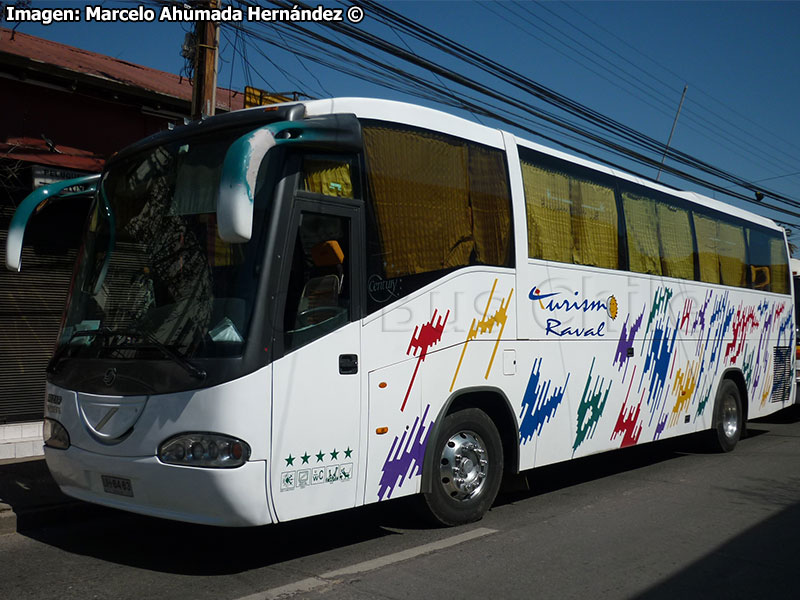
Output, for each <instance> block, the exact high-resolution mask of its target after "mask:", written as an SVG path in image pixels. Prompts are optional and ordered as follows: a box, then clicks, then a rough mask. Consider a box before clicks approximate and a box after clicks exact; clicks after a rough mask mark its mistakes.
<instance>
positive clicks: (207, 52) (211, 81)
mask: <svg viewBox="0 0 800 600" xmlns="http://www.w3.org/2000/svg"><path fill="white" fill-rule="evenodd" d="M202 4H206V5H207V6H208V8H211V9H214V8H218V7H219V0H207V1H206V2H203V3H202ZM195 31H196V32H197V47H196V48H195V63H194V89H193V91H192V120H193V121H196V120H197V119H201V118H203V117H211V116H213V115H214V112H215V109H216V106H217V54H218V49H219V25H218V24H217V23H215V22H214V21H198V22H197V23H196V24H195Z"/></svg>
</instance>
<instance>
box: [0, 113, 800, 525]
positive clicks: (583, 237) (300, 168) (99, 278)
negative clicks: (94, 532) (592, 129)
mask: <svg viewBox="0 0 800 600" xmlns="http://www.w3.org/2000/svg"><path fill="white" fill-rule="evenodd" d="M81 185H83V186H86V193H94V194H95V199H94V203H93V208H92V209H91V210H90V215H89V217H88V220H87V224H86V228H85V233H84V236H83V243H82V247H81V249H80V250H79V253H78V259H77V261H76V266H75V271H74V276H73V279H72V284H71V290H70V293H69V298H68V302H67V307H66V309H65V313H64V318H63V324H62V328H61V332H60V335H59V338H58V343H57V347H56V350H55V354H54V356H53V359H52V361H51V363H50V365H49V367H48V375H47V393H46V400H45V418H46V420H45V446H46V447H45V455H46V459H47V464H48V466H49V468H50V470H51V472H52V473H53V476H54V477H55V479H56V481H57V482H58V484H59V485H60V486H61V489H62V490H63V491H64V492H65V493H66V494H68V495H70V496H73V497H75V498H80V499H82V500H86V501H89V502H95V503H98V504H103V505H107V506H112V507H116V508H120V509H124V510H129V511H134V512H138V513H143V514H147V515H154V516H158V517H165V518H170V519H178V520H183V521H190V522H195V523H205V524H213V525H224V526H246V525H261V524H266V523H276V522H279V521H287V520H291V519H297V518H301V517H306V516H310V515H315V514H320V513H325V512H330V511H336V510H340V509H346V508H351V507H355V506H359V505H364V504H368V503H372V502H380V501H386V500H389V499H394V498H399V497H402V496H408V495H411V494H420V498H421V501H422V504H423V505H424V506H426V507H427V508H428V509H429V510H430V512H431V514H432V515H433V516H434V517H435V518H436V519H437V520H438V521H439V522H441V523H443V524H446V525H455V524H460V523H466V522H470V521H473V520H477V519H480V518H481V517H482V515H483V514H484V513H485V512H486V511H487V510H488V509H489V507H490V506H491V504H492V503H493V501H494V499H495V496H496V494H497V491H498V488H499V486H500V483H501V479H502V477H503V476H504V474H513V473H518V472H520V471H523V470H528V469H532V468H535V467H539V466H542V465H548V464H552V463H556V462H560V461H566V460H569V459H572V458H577V457H582V456H586V455H589V454H594V453H598V452H604V451H608V450H614V449H618V448H621V447H626V446H632V445H635V444H643V443H646V442H651V441H654V440H660V439H665V438H669V437H673V436H678V435H684V434H689V433H694V432H700V431H703V430H707V434H706V435H707V436H708V437H709V439H710V440H711V441H712V443H714V444H716V446H717V447H718V448H719V449H721V450H723V451H728V450H731V449H733V447H734V446H735V445H736V443H737V441H738V440H739V438H740V436H741V435H742V432H743V430H744V426H745V422H746V420H747V419H749V418H754V417H761V416H764V415H767V414H769V413H772V412H775V411H777V410H779V409H781V408H783V407H786V406H788V405H789V404H791V403H792V399H793V397H794V394H793V386H794V378H793V372H794V363H795V353H794V351H793V349H794V334H795V328H794V303H793V300H792V282H791V279H790V274H789V260H788V253H787V242H786V239H785V236H784V233H783V231H782V230H781V229H780V228H779V227H777V226H776V225H775V224H774V223H773V222H772V221H770V220H768V219H766V218H762V217H760V216H757V215H754V214H751V213H748V212H746V211H743V210H740V209H738V208H735V207H733V206H729V205H726V204H723V203H720V202H717V201H715V200H712V199H709V198H705V197H702V196H700V195H698V194H695V193H690V192H680V191H675V190H673V189H671V188H668V187H665V186H663V185H658V184H655V183H652V182H649V181H645V180H642V179H639V178H637V177H634V176H631V175H627V174H625V173H621V172H618V171H614V170H612V169H609V168H607V167H604V166H599V165H596V164H592V163H590V162H587V161H585V160H582V159H578V158H574V157H570V156H568V155H566V154H563V153H561V152H557V151H554V150H551V149H548V148H545V147H542V146H540V145H537V144H534V143H532V142H529V141H526V140H523V139H520V138H518V137H515V136H514V135H512V134H510V133H507V132H503V131H499V130H496V129H491V128H488V127H484V126H481V125H477V124H475V123H471V122H468V121H466V120H463V119H461V118H457V117H455V116H451V115H448V114H444V113H442V112H438V111H435V110H431V109H427V108H421V107H418V106H412V105H408V104H403V103H397V102H389V101H381V100H366V99H353V98H341V99H328V100H315V101H309V102H300V103H291V104H285V105H277V106H273V107H268V108H255V109H250V110H245V111H241V112H236V113H231V114H227V115H222V116H218V117H214V118H209V119H207V120H205V121H202V122H199V123H194V124H191V125H188V126H185V127H180V128H178V129H176V130H174V131H169V132H164V133H161V134H158V135H155V136H152V137H150V138H147V139H145V140H143V141H141V142H139V143H137V144H135V145H133V146H131V147H129V148H127V149H125V150H123V151H121V152H119V153H118V154H117V155H115V156H113V157H112V158H111V159H110V160H109V161H108V163H107V165H106V168H105V170H104V172H103V173H102V175H98V176H93V177H89V178H86V179H84V180H79V181H75V180H73V181H69V182H65V183H62V184H58V185H56V186H53V187H51V188H50V189H49V190H46V191H45V192H39V193H38V194H34V195H32V196H31V197H30V198H29V199H28V200H26V201H25V202H24V203H23V204H22V205H21V206H20V208H19V209H18V211H17V214H16V215H15V217H14V221H13V222H12V227H11V230H10V235H9V240H8V249H7V262H8V266H9V267H10V268H12V269H18V268H19V267H20V260H21V258H22V241H23V233H24V228H25V223H26V221H27V218H28V216H30V215H31V214H32V213H33V212H34V211H35V210H36V209H37V207H39V208H41V207H40V206H39V205H40V204H41V203H42V202H43V201H45V202H52V201H55V199H57V198H58V197H59V196H58V193H59V190H60V189H62V188H64V189H68V190H72V193H74V190H75V187H76V186H81ZM63 201H67V200H63ZM26 251H27V250H26Z"/></svg>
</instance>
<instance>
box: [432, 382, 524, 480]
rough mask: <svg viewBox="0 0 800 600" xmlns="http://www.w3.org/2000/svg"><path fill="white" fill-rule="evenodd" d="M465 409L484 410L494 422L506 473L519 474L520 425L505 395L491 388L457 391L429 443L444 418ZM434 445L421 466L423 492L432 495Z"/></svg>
mask: <svg viewBox="0 0 800 600" xmlns="http://www.w3.org/2000/svg"><path fill="white" fill-rule="evenodd" d="M465 408H477V409H479V410H482V411H483V412H484V413H486V415H487V416H488V417H489V418H490V419H491V420H492V422H493V423H494V425H495V427H497V432H498V433H499V434H500V442H501V444H502V446H503V472H504V473H519V425H518V424H517V419H516V418H515V416H514V415H515V413H514V411H513V410H512V408H511V402H509V400H508V396H506V395H505V393H504V392H503V391H502V390H500V389H498V388H495V387H491V386H477V387H470V388H464V389H461V390H458V391H457V392H454V393H453V394H451V395H450V397H449V398H448V399H447V400H446V401H445V403H444V405H443V406H442V408H441V409H440V410H439V414H437V415H436V419H435V420H434V422H433V427H432V428H431V431H430V434H429V437H428V440H429V442H430V440H435V439H437V436H438V435H439V431H440V428H441V427H442V423H443V422H444V418H445V417H446V416H447V415H449V414H451V413H454V412H456V411H459V410H463V409H465ZM430 448H431V444H430V443H428V445H427V447H426V448H425V458H424V459H423V463H422V488H421V489H422V491H423V492H429V491H431V482H432V474H433V472H434V471H435V468H434V464H433V463H434V460H435V458H436V457H434V456H433V454H434V453H433V452H432V451H430Z"/></svg>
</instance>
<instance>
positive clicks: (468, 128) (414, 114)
mask: <svg viewBox="0 0 800 600" xmlns="http://www.w3.org/2000/svg"><path fill="white" fill-rule="evenodd" d="M300 104H303V105H304V106H305V107H306V115H307V116H315V115H324V114H331V113H353V114H355V115H356V116H357V117H360V118H363V119H376V120H381V121H391V122H397V123H405V124H408V125H412V126H416V127H421V128H425V129H431V130H434V131H439V132H441V133H444V134H446V135H452V136H455V137H461V138H467V139H470V140H473V141H475V142H477V143H480V144H484V145H486V146H492V147H495V148H504V147H505V144H504V142H503V132H502V130H500V129H494V128H491V127H487V126H485V125H480V124H478V123H475V122H473V121H469V120H467V119H464V118H461V117H457V116H454V115H451V114H449V113H446V112H442V111H440V110H436V109H433V108H427V107H424V106H418V105H416V104H409V103H406V102H398V101H395V100H381V99H375V98H326V99H323V100H310V101H305V102H301V103H300ZM513 137H514V139H515V141H516V142H517V143H518V144H519V145H520V146H523V147H525V148H530V149H532V150H535V151H537V152H541V153H543V154H549V155H551V156H554V157H557V158H560V159H562V160H566V161H569V162H571V163H574V164H577V165H582V166H585V167H588V168H590V169H593V170H595V171H599V172H601V173H607V174H609V175H612V176H614V177H618V178H620V179H624V180H626V181H630V182H632V183H636V184H639V185H642V186H645V187H649V188H651V189H654V190H657V191H660V192H663V193H666V194H670V195H672V196H677V197H679V198H682V199H684V200H686V201H688V202H690V203H693V204H698V205H700V206H705V207H708V208H711V209H714V210H717V211H720V212H725V213H727V214H730V215H732V216H735V217H738V218H740V219H744V220H746V221H750V222H752V223H756V224H759V225H763V226H764V227H769V228H770V229H778V230H781V231H783V228H782V227H780V226H779V225H777V224H776V223H775V221H773V220H772V219H769V218H767V217H763V216H761V215H758V214H756V213H753V212H751V211H748V210H744V209H742V208H739V207H737V206H734V205H732V204H728V203H725V202H721V201H719V200H715V199H714V198H709V197H708V196H704V195H702V194H698V193H696V192H689V191H682V190H678V189H675V188H672V187H669V186H665V185H662V184H659V183H656V182H653V181H650V180H648V179H644V178H642V177H638V176H636V175H633V174H631V173H627V172H625V171H621V170H618V169H612V168H611V167H608V166H605V165H602V164H599V163H596V162H592V161H589V160H586V159H583V158H579V157H576V156H573V155H571V154H567V153H565V152H561V151H559V150H554V149H553V148H548V147H547V146H542V145H541V144H537V143H535V142H531V141H529V140H526V139H524V138H520V137H519V136H516V135H514V136H513Z"/></svg>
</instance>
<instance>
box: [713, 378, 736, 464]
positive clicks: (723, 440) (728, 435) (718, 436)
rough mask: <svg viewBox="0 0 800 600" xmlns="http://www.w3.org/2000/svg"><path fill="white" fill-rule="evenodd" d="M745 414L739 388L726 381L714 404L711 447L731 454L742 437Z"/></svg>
mask: <svg viewBox="0 0 800 600" xmlns="http://www.w3.org/2000/svg"><path fill="white" fill-rule="evenodd" d="M743 427H744V413H743V412H742V399H741V395H740V394H739V387H738V386H737V385H736V384H735V383H734V382H733V381H731V380H730V379H724V380H722V382H721V383H720V386H719V390H717V398H716V400H715V402H714V427H713V428H712V429H711V431H710V432H709V442H710V445H711V447H712V448H713V449H714V450H716V451H718V452H730V451H731V450H733V449H734V448H735V447H736V444H737V443H738V442H739V439H740V438H741V437H742V429H743Z"/></svg>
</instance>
